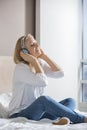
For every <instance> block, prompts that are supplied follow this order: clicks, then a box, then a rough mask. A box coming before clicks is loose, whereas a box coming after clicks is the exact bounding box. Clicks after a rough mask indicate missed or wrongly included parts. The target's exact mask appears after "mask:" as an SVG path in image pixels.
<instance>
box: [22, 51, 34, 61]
mask: <svg viewBox="0 0 87 130" xmlns="http://www.w3.org/2000/svg"><path fill="white" fill-rule="evenodd" d="M20 56H21V57H22V58H23V59H24V60H25V61H27V62H29V63H33V62H34V61H35V60H36V58H35V57H34V56H32V55H30V54H25V53H23V52H22V51H20Z"/></svg>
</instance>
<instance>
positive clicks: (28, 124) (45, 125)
mask: <svg viewBox="0 0 87 130" xmlns="http://www.w3.org/2000/svg"><path fill="white" fill-rule="evenodd" d="M10 98H11V94H9V93H8V94H7V93H3V94H0V130H87V123H79V124H69V125H64V126H58V125H52V123H51V122H52V121H51V120H48V119H43V120H41V121H32V120H28V119H26V118H24V117H18V118H13V119H8V118H7V116H8V113H7V109H8V105H9V102H10ZM83 114H84V115H87V113H84V112H83Z"/></svg>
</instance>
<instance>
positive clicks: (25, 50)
mask: <svg viewBox="0 0 87 130" xmlns="http://www.w3.org/2000/svg"><path fill="white" fill-rule="evenodd" d="M22 51H23V53H25V54H30V53H29V51H28V50H27V49H26V48H23V49H22Z"/></svg>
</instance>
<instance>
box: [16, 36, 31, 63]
mask: <svg viewBox="0 0 87 130" xmlns="http://www.w3.org/2000/svg"><path fill="white" fill-rule="evenodd" d="M23 38H24V42H26V38H27V36H22V37H20V38H19V39H18V40H17V43H16V46H15V50H14V62H15V64H18V63H19V62H23V63H25V64H29V63H28V62H26V61H24V59H23V58H22V57H21V56H20V51H21V50H22V47H21V41H22V39H23Z"/></svg>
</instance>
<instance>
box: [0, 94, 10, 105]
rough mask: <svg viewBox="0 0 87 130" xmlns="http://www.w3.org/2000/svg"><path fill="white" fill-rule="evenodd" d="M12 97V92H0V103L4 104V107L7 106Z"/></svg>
mask: <svg viewBox="0 0 87 130" xmlns="http://www.w3.org/2000/svg"><path fill="white" fill-rule="evenodd" d="M11 97H12V93H1V94H0V103H1V104H2V105H3V106H4V107H8V106H9V103H10V100H11Z"/></svg>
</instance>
